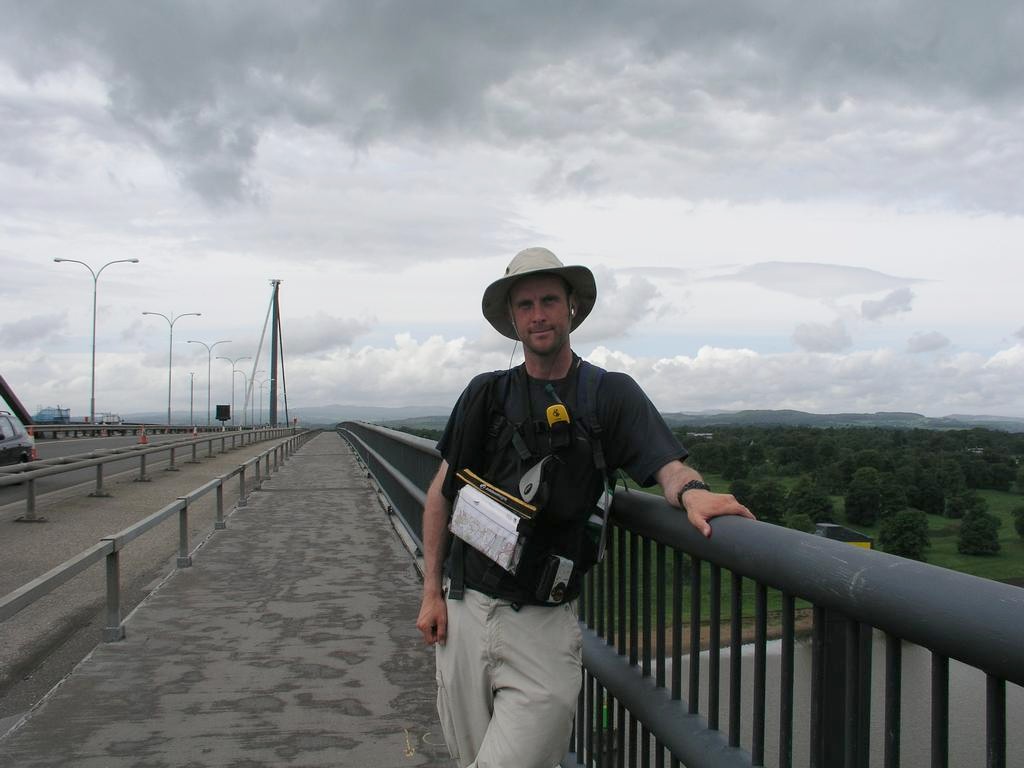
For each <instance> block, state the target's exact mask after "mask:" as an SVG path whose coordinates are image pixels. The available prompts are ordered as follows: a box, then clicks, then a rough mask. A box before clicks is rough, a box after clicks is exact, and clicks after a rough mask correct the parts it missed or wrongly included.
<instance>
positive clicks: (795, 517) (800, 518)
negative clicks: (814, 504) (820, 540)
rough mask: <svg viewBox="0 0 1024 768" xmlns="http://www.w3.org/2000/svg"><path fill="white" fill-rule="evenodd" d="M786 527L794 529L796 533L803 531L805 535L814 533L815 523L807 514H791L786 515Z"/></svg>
mask: <svg viewBox="0 0 1024 768" xmlns="http://www.w3.org/2000/svg"><path fill="white" fill-rule="evenodd" d="M786 527H787V528H792V529H793V530H794V531H803V532H804V533H814V521H813V520H811V518H810V517H808V516H807V515H805V514H802V513H800V512H797V513H793V512H790V513H789V514H788V515H786Z"/></svg>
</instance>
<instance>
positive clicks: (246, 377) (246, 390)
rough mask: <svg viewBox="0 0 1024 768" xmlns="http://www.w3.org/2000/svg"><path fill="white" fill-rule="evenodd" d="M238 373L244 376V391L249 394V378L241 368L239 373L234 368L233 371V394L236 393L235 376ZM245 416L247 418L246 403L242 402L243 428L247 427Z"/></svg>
mask: <svg viewBox="0 0 1024 768" xmlns="http://www.w3.org/2000/svg"><path fill="white" fill-rule="evenodd" d="M236 373H240V374H242V384H243V385H244V387H245V388H244V389H243V390H242V391H243V392H248V391H249V377H248V376H246V375H245V371H243V370H242V369H241V368H239V369H238V370H237V371H236V370H234V369H233V368H232V369H231V391H232V392H234V391H235V379H234V376H235V374H236ZM232 407H233V406H232ZM245 416H246V411H245V401H244V400H243V401H242V426H243V427H244V426H245Z"/></svg>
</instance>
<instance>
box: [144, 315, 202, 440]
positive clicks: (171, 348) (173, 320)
mask: <svg viewBox="0 0 1024 768" xmlns="http://www.w3.org/2000/svg"><path fill="white" fill-rule="evenodd" d="M142 314H144V315H156V316H157V317H162V318H163V319H164V320H166V321H167V326H168V328H169V329H170V334H169V339H170V340H169V342H168V344H167V426H168V427H169V426H171V362H172V361H173V359H174V324H175V323H176V322H178V321H179V320H181V318H183V317H202V315H203V313H202V312H184V313H182V314H180V315H175V314H174V313H173V312H171V315H170V317H168V316H167V315H165V314H164V313H163V312H143V313H142Z"/></svg>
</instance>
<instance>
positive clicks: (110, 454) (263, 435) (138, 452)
mask: <svg viewBox="0 0 1024 768" xmlns="http://www.w3.org/2000/svg"><path fill="white" fill-rule="evenodd" d="M294 432H295V429H294V428H292V427H274V428H267V429H258V430H251V431H244V432H210V433H206V434H205V435H203V436H202V437H198V436H197V437H189V438H188V439H186V440H179V441H175V442H172V443H161V444H160V445H131V446H122V447H120V448H109V449H102V450H98V451H91V452H90V453H87V454H78V455H75V456H62V457H59V458H54V459H41V460H38V461H31V462H28V463H24V464H10V465H8V466H5V467H0V488H3V487H6V486H8V485H21V484H24V485H25V514H24V516H23V517H21V518H19V520H21V521H24V522H34V521H36V520H38V518H37V517H36V481H37V480H39V479H41V478H45V477H52V476H54V475H59V474H63V473H65V472H73V471H76V470H81V469H88V468H89V467H95V468H96V484H95V487H94V489H93V491H92V493H90V494H89V495H90V496H100V497H102V496H108V495H109V494H108V493H107V492H106V491H105V490H104V488H103V469H104V466H105V465H107V464H110V463H111V462H115V461H124V460H125V459H127V458H132V457H136V456H137V457H138V459H139V474H138V476H137V477H136V480H138V481H140V482H147V481H148V480H149V479H150V478H149V475H147V474H146V461H147V458H148V457H149V456H152V455H153V454H155V453H164V452H169V453H170V466H168V467H167V469H168V470H169V471H172V472H173V471H176V469H177V467H176V466H175V459H176V454H177V452H178V451H180V450H185V449H188V450H190V451H191V453H192V457H191V459H189V462H190V463H193V464H197V463H198V458H197V455H198V450H199V446H201V445H204V444H205V445H206V449H207V453H208V456H209V457H211V458H212V457H213V455H214V445H215V444H216V443H220V452H221V453H227V451H228V450H229V449H228V447H227V443H228V441H229V440H230V441H231V449H234V448H235V447H238V446H244V445H250V444H252V443H258V442H263V441H265V440H275V439H278V438H280V437H284V436H287V435H291V434H294Z"/></svg>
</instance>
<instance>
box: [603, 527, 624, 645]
mask: <svg viewBox="0 0 1024 768" xmlns="http://www.w3.org/2000/svg"><path fill="white" fill-rule="evenodd" d="M608 536H609V537H611V536H612V531H608ZM614 554H615V553H614V552H613V551H612V540H609V542H608V548H607V550H606V551H605V558H604V562H603V563H602V564H601V567H602V568H603V570H602V572H601V574H602V576H604V580H605V587H604V588H605V594H606V598H605V607H604V612H605V618H606V620H607V622H608V634H607V635H606V636H605V642H606V643H607V644H608V645H609V646H611V647H614V646H615V637H616V633H621V632H622V625H621V624H619V625H616V621H615V618H616V610H615V606H616V595H615V573H616V568H619V569H621V568H622V563H619V562H618V561H617V560H616V558H615V557H614Z"/></svg>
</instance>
